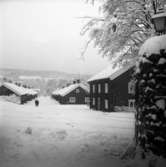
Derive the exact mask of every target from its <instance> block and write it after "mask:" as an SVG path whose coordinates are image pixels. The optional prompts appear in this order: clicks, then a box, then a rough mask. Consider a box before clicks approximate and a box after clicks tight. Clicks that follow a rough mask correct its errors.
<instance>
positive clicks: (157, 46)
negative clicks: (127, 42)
mask: <svg viewBox="0 0 166 167" xmlns="http://www.w3.org/2000/svg"><path fill="white" fill-rule="evenodd" d="M161 49H166V35H161V36H155V37H151V38H149V39H148V40H147V41H145V43H144V44H143V45H142V46H141V48H140V50H139V55H144V54H146V55H151V54H153V53H156V54H158V53H160V50H161Z"/></svg>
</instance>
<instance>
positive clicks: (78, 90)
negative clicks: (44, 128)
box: [52, 83, 89, 104]
mask: <svg viewBox="0 0 166 167" xmlns="http://www.w3.org/2000/svg"><path fill="white" fill-rule="evenodd" d="M52 98H54V99H55V100H57V101H58V102H59V103H60V104H89V88H88V86H85V85H84V84H82V83H74V84H71V85H68V86H66V87H64V88H61V89H57V90H55V91H54V92H53V93H52Z"/></svg>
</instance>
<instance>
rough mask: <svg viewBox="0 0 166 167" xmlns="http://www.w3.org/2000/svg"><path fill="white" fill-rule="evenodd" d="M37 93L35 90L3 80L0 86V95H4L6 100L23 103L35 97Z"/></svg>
mask: <svg viewBox="0 0 166 167" xmlns="http://www.w3.org/2000/svg"><path fill="white" fill-rule="evenodd" d="M37 95H38V94H37V92H36V91H34V90H32V89H29V88H24V87H22V86H18V85H16V84H13V83H8V82H4V83H3V84H2V85H1V86H0V96H6V100H9V101H11V102H16V103H19V104H24V103H26V102H27V101H30V100H32V99H34V98H36V97H37Z"/></svg>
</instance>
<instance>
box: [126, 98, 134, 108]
mask: <svg viewBox="0 0 166 167" xmlns="http://www.w3.org/2000/svg"><path fill="white" fill-rule="evenodd" d="M128 105H129V108H130V109H135V100H134V99H130V100H129V101H128Z"/></svg>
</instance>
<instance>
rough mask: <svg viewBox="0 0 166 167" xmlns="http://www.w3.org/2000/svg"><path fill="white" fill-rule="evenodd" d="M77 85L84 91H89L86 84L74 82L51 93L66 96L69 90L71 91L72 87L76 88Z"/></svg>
mask: <svg viewBox="0 0 166 167" xmlns="http://www.w3.org/2000/svg"><path fill="white" fill-rule="evenodd" d="M78 87H81V88H82V89H84V90H85V91H86V92H89V89H88V87H87V86H86V85H84V84H81V83H76V84H72V85H69V86H67V87H64V88H62V89H57V90H55V91H54V92H53V93H52V94H53V95H61V96H66V95H67V94H69V93H70V92H71V91H73V90H74V89H76V88H78Z"/></svg>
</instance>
